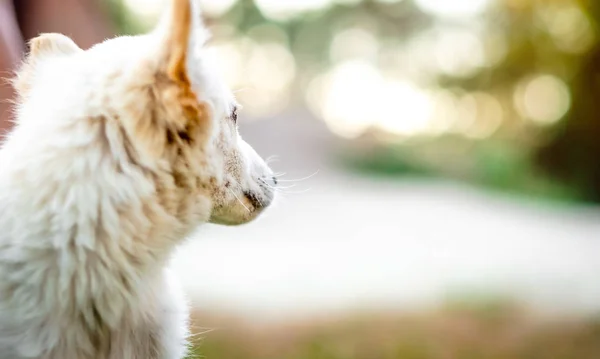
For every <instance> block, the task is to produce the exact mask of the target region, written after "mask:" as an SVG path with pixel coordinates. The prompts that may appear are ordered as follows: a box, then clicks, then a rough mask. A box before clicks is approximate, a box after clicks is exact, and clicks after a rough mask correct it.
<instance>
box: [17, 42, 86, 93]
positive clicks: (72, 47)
mask: <svg viewBox="0 0 600 359" xmlns="http://www.w3.org/2000/svg"><path fill="white" fill-rule="evenodd" d="M82 51H83V50H82V49H81V48H80V47H79V46H77V45H76V44H75V42H73V40H71V39H70V38H68V37H66V36H64V35H61V34H56V33H46V34H41V35H39V36H37V37H35V38H33V39H32V40H30V41H29V54H28V55H27V58H26V59H25V61H24V62H23V63H22V64H21V67H20V68H19V70H18V71H17V76H15V78H13V79H12V81H11V82H12V85H13V87H14V88H15V90H16V92H17V94H18V95H19V97H21V98H23V97H26V96H27V94H28V93H29V90H30V88H31V84H32V82H33V78H34V77H35V75H36V73H37V68H38V66H39V64H40V63H41V62H43V61H44V59H46V58H51V57H55V56H68V55H72V54H76V53H78V52H82Z"/></svg>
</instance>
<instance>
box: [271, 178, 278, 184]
mask: <svg viewBox="0 0 600 359" xmlns="http://www.w3.org/2000/svg"><path fill="white" fill-rule="evenodd" d="M271 178H272V179H273V184H275V185H276V184H277V177H271Z"/></svg>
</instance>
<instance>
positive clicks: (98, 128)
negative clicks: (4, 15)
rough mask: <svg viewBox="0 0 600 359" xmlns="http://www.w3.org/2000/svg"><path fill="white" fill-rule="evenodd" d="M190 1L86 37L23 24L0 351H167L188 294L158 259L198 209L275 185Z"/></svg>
mask: <svg viewBox="0 0 600 359" xmlns="http://www.w3.org/2000/svg"><path fill="white" fill-rule="evenodd" d="M205 37H206V35H205V30H204V29H203V25H202V24H201V21H200V14H199V9H198V4H196V3H195V2H194V1H193V0H172V1H171V5H170V7H169V11H167V12H166V15H165V16H164V18H163V19H162V21H161V22H160V23H159V25H158V27H157V28H156V29H155V30H154V31H153V32H151V33H149V34H146V35H142V36H137V37H120V38H115V39H112V40H108V41H106V42H104V43H102V44H99V45H97V46H95V47H93V48H91V49H89V50H87V51H84V50H82V49H80V48H79V47H77V45H75V44H74V43H73V42H72V41H71V40H70V39H69V38H67V37H65V36H63V35H59V34H44V35H41V36H39V37H38V38H36V39H34V40H33V41H32V43H31V51H30V54H29V55H28V57H27V59H26V61H25V63H24V65H23V66H22V68H21V69H20V71H19V72H18V75H17V77H16V79H15V81H14V84H15V87H16V89H17V90H18V93H19V99H18V108H17V109H16V124H15V128H14V130H13V131H12V132H11V133H10V134H9V135H8V137H7V140H6V142H5V143H4V144H3V146H2V149H1V150H0V167H1V170H0V359H24V358H39V359H42V358H43V359H125V358H127V359H158V358H161V359H176V358H177V359H179V358H182V357H183V356H184V355H185V349H186V334H187V322H186V321H187V316H188V313H187V308H186V304H185V302H184V299H183V295H182V293H181V289H180V288H178V287H177V283H176V281H175V280H174V279H173V278H172V277H170V276H169V275H168V273H167V270H166V269H165V268H166V266H167V262H168V259H169V255H170V254H171V253H172V251H173V249H174V248H175V247H176V246H177V245H178V244H180V243H181V242H182V240H183V239H184V238H185V237H186V236H187V235H188V234H190V232H191V231H192V230H193V229H194V228H195V227H196V226H198V225H199V224H201V223H205V222H213V223H221V224H231V225H233V224H241V223H246V222H248V221H251V220H252V219H254V218H255V217H256V216H257V215H258V214H259V213H260V212H261V211H262V210H263V209H264V208H265V207H267V206H268V205H269V204H270V203H271V201H272V199H273V190H272V188H273V187H274V186H275V184H276V180H275V179H274V178H273V176H272V173H271V171H270V169H269V168H268V167H267V165H266V164H265V163H264V162H263V161H262V160H261V159H260V158H259V157H258V155H257V154H256V153H255V152H254V151H253V150H252V148H251V147H250V146H248V145H247V144H246V143H245V142H244V141H243V140H242V139H241V138H240V137H239V135H238V133H237V128H236V124H235V118H236V116H237V115H236V113H235V101H234V98H233V96H232V95H231V93H230V91H229V90H228V89H227V88H226V87H225V86H224V85H223V83H222V82H221V80H220V79H219V78H217V77H216V76H215V71H213V70H212V69H211V65H210V63H209V62H208V59H207V57H206V54H205V51H204V41H205Z"/></svg>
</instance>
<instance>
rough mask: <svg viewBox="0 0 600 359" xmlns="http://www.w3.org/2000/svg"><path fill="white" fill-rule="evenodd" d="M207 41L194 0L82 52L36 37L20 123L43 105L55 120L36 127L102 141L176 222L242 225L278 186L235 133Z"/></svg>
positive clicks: (232, 110)
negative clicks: (153, 23) (77, 131)
mask: <svg viewBox="0 0 600 359" xmlns="http://www.w3.org/2000/svg"><path fill="white" fill-rule="evenodd" d="M205 40H206V30H205V28H204V26H203V24H202V22H201V19H200V11H199V7H198V4H197V3H196V1H195V0H171V3H170V6H169V9H168V11H166V12H165V15H164V16H163V18H162V19H161V21H160V22H159V24H158V26H157V27H156V29H155V30H154V31H152V32H151V33H149V34H146V35H141V36H135V37H118V38H115V39H111V40H107V41H105V42H103V43H101V44H98V45H96V46H94V47H93V48H91V49H89V50H86V51H84V50H82V49H80V48H79V47H77V46H76V45H75V44H74V43H73V42H72V41H71V40H70V39H68V38H67V37H65V36H62V35H57V34H45V35H41V36H40V37H38V38H36V39H34V40H33V41H32V43H31V53H30V55H29V57H28V59H27V61H26V64H25V65H24V66H23V68H22V69H21V71H20V72H19V73H18V76H17V79H16V81H15V85H16V88H17V90H18V92H19V94H20V97H21V100H20V103H21V105H20V108H21V109H20V112H21V114H22V115H23V116H22V117H32V116H30V114H29V116H28V114H27V112H28V111H29V112H31V111H32V110H31V109H33V108H36V109H37V111H42V110H41V109H42V108H43V107H44V106H46V107H47V106H51V107H52V109H53V111H50V110H49V109H46V110H47V111H46V112H45V113H51V114H53V115H52V116H54V115H55V114H56V113H57V112H59V113H60V116H55V117H57V118H56V119H54V120H52V119H45V120H44V121H56V122H57V123H61V125H60V126H61V128H67V127H65V126H77V125H78V124H79V125H81V124H86V126H88V127H86V128H89V131H91V132H92V133H91V134H90V135H93V136H95V137H93V138H94V140H90V141H95V142H92V143H90V146H99V145H98V143H99V142H102V143H105V144H106V145H103V146H105V147H106V149H105V154H104V155H105V156H110V158H111V160H112V161H113V167H114V168H117V169H118V170H119V171H121V172H125V173H127V172H128V171H141V172H142V173H143V174H144V176H145V178H150V179H151V181H152V182H153V184H154V195H155V196H156V197H158V198H157V202H158V203H160V205H161V206H162V207H164V209H165V210H166V211H167V212H168V213H169V214H171V215H173V216H175V217H177V218H178V219H179V220H181V221H184V222H186V223H190V224H192V222H196V223H197V222H202V221H210V222H213V223H219V224H228V225H235V224H242V223H246V222H249V221H251V220H252V219H254V218H255V217H256V216H257V215H258V214H259V213H261V211H262V210H263V209H265V208H266V207H268V206H269V205H270V204H271V202H272V201H273V197H274V187H275V186H276V184H277V183H276V182H277V181H276V179H275V177H274V176H273V173H272V171H271V170H270V169H269V168H268V166H267V165H266V164H265V162H264V161H263V160H262V159H261V158H260V157H259V156H258V155H257V154H256V152H255V151H254V150H253V149H252V148H251V147H250V146H249V145H248V144H247V143H246V142H244V141H243V140H242V138H241V137H240V135H239V134H238V130H237V124H236V122H237V117H238V105H237V103H236V102H235V99H234V97H233V95H232V93H231V92H230V90H229V89H227V88H226V86H225V85H224V83H223V82H222V81H221V79H220V78H219V77H218V75H217V72H216V71H215V67H214V66H212V65H211V60H210V58H209V57H208V56H209V55H208V53H207V52H206V51H205ZM49 84H52V86H53V87H54V89H53V90H52V88H51V87H50V85H49ZM59 93H60V95H58V94H59ZM50 104H51V105H50ZM57 109H61V110H60V111H58V110H57ZM57 126H58V125H57ZM81 141H82V140H79V145H81Z"/></svg>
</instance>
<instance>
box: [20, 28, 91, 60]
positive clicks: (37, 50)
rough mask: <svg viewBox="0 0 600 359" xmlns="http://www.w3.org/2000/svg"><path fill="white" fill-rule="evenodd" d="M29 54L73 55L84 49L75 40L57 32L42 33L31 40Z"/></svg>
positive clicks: (31, 55)
mask: <svg viewBox="0 0 600 359" xmlns="http://www.w3.org/2000/svg"><path fill="white" fill-rule="evenodd" d="M29 47H30V52H29V56H30V57H31V58H33V59H35V58H38V57H40V56H46V55H71V54H75V53H78V52H81V51H83V50H82V49H81V48H80V47H79V46H77V44H75V42H73V40H71V39H70V38H68V37H67V36H65V35H61V34H56V33H47V34H41V35H39V36H38V37H36V38H34V39H32V40H31V41H30V42H29Z"/></svg>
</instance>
